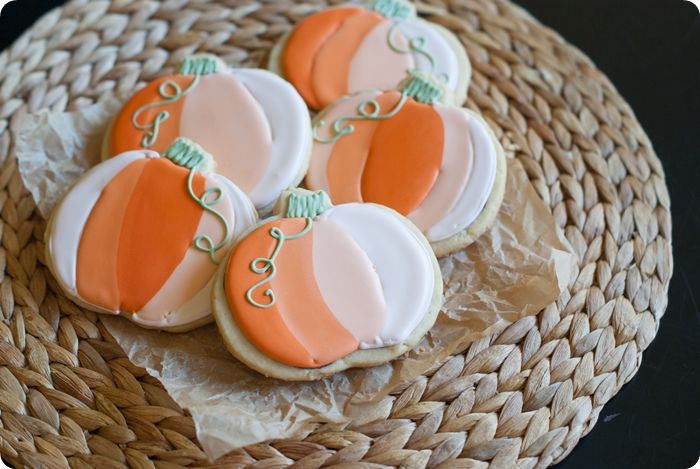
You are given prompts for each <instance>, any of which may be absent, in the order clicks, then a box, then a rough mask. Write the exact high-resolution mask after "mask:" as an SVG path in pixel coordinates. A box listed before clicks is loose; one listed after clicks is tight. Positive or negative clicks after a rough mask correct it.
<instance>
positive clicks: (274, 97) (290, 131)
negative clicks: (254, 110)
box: [217, 69, 312, 207]
mask: <svg viewBox="0 0 700 469" xmlns="http://www.w3.org/2000/svg"><path fill="white" fill-rule="evenodd" d="M233 74H234V75H235V76H236V77H237V78H238V79H239V80H240V81H241V82H242V83H243V84H244V85H245V87H246V88H247V89H248V91H249V92H250V93H251V94H252V95H253V96H254V97H255V100H256V101H257V102H258V104H259V105H260V107H261V108H262V111H263V112H264V113H265V116H266V117H267V123H268V125H269V127H270V132H271V134H272V153H271V155H270V162H269V165H268V168H267V171H265V173H264V174H263V176H262V177H261V178H260V180H259V181H258V183H257V184H256V185H255V186H254V187H253V189H252V190H251V191H250V192H248V195H249V197H250V199H251V200H252V201H253V203H254V204H255V206H257V207H266V206H269V205H270V204H272V203H273V202H274V201H275V200H277V197H279V194H280V192H281V191H282V190H284V189H287V188H289V187H292V186H295V185H296V183H297V180H298V178H299V174H300V173H303V172H304V171H305V169H306V164H307V161H308V157H309V152H310V151H311V144H312V140H311V129H310V125H309V120H310V117H309V110H308V109H307V107H306V105H305V104H304V101H302V99H301V98H300V97H299V94H298V93H297V92H296V90H295V89H294V87H293V86H292V85H290V84H289V83H287V82H286V81H284V80H282V79H281V78H280V77H278V76H277V75H275V74H273V73H270V72H265V71H262V70H252V69H235V70H233ZM273 89H274V90H279V92H276V93H272V92H270V90H273ZM217 172H218V171H217Z"/></svg>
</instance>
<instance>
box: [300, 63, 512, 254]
mask: <svg viewBox="0 0 700 469" xmlns="http://www.w3.org/2000/svg"><path fill="white" fill-rule="evenodd" d="M443 96H444V91H443V89H442V87H441V85H440V84H439V83H438V82H437V81H436V80H435V79H434V78H432V77H430V76H429V75H426V74H421V73H414V74H412V75H411V76H410V78H408V79H407V80H405V81H404V83H403V84H402V85H401V86H400V87H399V89H398V90H393V91H380V90H369V91H363V92H359V93H356V94H353V95H350V96H347V97H345V98H341V99H340V100H338V101H336V102H335V103H333V104H332V105H331V106H329V107H328V108H327V109H325V110H323V111H322V112H321V113H319V115H318V116H317V117H316V119H315V121H314V125H313V127H314V145H313V149H312V152H311V163H310V165H309V171H308V173H307V175H306V180H305V184H306V186H307V187H308V188H309V189H311V190H323V191H325V192H327V193H328V194H329V196H330V198H331V200H332V202H333V203H334V204H343V203H350V202H372V203H377V204H381V205H385V206H387V207H391V208H393V209H394V210H396V211H398V212H399V213H401V214H402V215H404V216H406V217H407V218H408V219H409V220H411V221H412V222H413V223H414V224H415V225H416V226H417V227H418V228H419V229H420V230H421V231H422V232H423V233H424V234H425V236H426V238H427V239H428V241H429V242H430V243H431V245H432V246H433V249H434V250H435V253H436V254H437V255H438V257H442V256H445V255H447V254H450V253H452V252H455V251H458V250H460V249H462V248H464V247H466V246H467V245H469V244H470V243H471V242H473V241H474V239H476V238H477V237H478V236H479V235H481V234H482V233H483V232H484V231H485V230H486V229H487V228H488V227H489V226H490V224H491V223H492V221H493V220H494V219H495V216H496V214H497V213H498V209H499V208H500V205H501V203H502V201H503V195H504V192H505V180H506V178H505V175H506V161H505V156H504V153H503V149H502V147H501V145H500V143H499V142H498V140H497V139H496V137H495V136H494V134H493V132H492V131H491V130H490V128H489V126H488V125H487V124H486V122H485V121H484V120H483V119H482V118H481V117H480V116H478V115H477V114H476V113H474V112H472V111H469V110H467V109H464V108H461V107H456V106H451V105H449V104H446V103H444V102H441V99H442V97H443Z"/></svg>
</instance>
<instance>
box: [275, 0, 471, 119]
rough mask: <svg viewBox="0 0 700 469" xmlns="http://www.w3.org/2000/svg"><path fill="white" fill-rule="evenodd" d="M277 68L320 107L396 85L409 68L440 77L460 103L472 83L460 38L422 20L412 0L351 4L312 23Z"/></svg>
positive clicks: (282, 53)
mask: <svg viewBox="0 0 700 469" xmlns="http://www.w3.org/2000/svg"><path fill="white" fill-rule="evenodd" d="M272 59H273V60H275V61H277V62H278V63H276V62H273V63H271V67H272V68H273V69H277V70H278V71H279V72H280V73H281V74H282V75H283V76H284V77H285V78H286V79H288V80H289V81H290V82H291V83H292V84H293V85H294V86H295V87H296V88H297V90H298V91H299V93H300V94H301V95H302V97H303V98H304V100H305V101H306V103H307V104H308V105H309V107H311V108H312V109H316V110H320V109H322V108H324V107H325V106H327V105H329V104H331V103H332V102H333V101H335V100H336V99H338V98H340V97H342V96H344V95H346V94H350V93H354V92H357V91H360V90H365V89H372V88H380V89H384V88H389V87H394V86H396V84H397V83H399V82H400V81H401V80H402V79H403V77H404V76H405V75H406V73H407V72H408V71H412V70H419V71H424V72H430V73H433V74H434V75H436V76H438V77H440V79H441V80H442V82H443V83H444V84H445V86H446V87H447V88H448V89H449V90H450V92H451V93H452V94H453V95H455V96H456V97H457V100H458V101H460V100H462V99H463V98H464V97H465V96H466V88H467V86H468V83H469V79H470V67H469V60H468V58H467V55H466V52H465V51H464V49H463V47H462V46H461V45H460V43H459V41H458V40H457V39H456V38H455V37H454V35H452V33H450V32H448V31H447V30H444V29H443V28H440V27H439V26H437V25H433V24H431V23H428V22H426V21H424V20H421V19H419V18H418V17H417V16H416V11H415V8H414V6H413V5H412V4H410V3H409V2H407V1H405V0H375V1H373V2H370V3H368V4H367V6H366V7H362V6H358V5H344V6H339V7H336V8H330V9H327V10H324V11H321V12H319V13H316V14H313V15H311V16H310V17H308V18H306V19H304V20H303V21H301V23H299V25H298V26H297V27H296V28H295V29H294V30H293V31H292V33H291V34H290V35H289V37H288V38H287V39H286V40H285V41H284V43H283V45H281V46H280V48H279V50H276V51H274V52H273V54H272Z"/></svg>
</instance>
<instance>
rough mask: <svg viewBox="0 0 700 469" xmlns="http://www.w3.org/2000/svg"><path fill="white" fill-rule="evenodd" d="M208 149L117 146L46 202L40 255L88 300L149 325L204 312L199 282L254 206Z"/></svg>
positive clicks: (206, 284)
mask: <svg viewBox="0 0 700 469" xmlns="http://www.w3.org/2000/svg"><path fill="white" fill-rule="evenodd" d="M212 165H213V159H212V157H211V156H210V155H209V154H207V153H206V152H205V151H204V150H202V148H201V147H199V146H198V145H196V144H194V143H193V142H191V141H188V140H186V139H177V140H176V141H175V142H174V143H173V145H172V146H171V147H170V148H168V149H167V150H166V151H165V152H164V155H162V156H161V155H159V154H158V153H155V152H152V151H148V150H139V151H131V152H127V153H123V154H121V155H118V156H116V157H114V158H111V159H109V160H107V161H105V162H103V163H101V164H99V165H97V166H96V167H95V168H93V169H91V170H90V171H89V172H88V173H87V174H86V175H85V176H84V177H83V178H81V179H80V180H79V181H78V182H77V183H76V184H75V186H74V187H73V188H72V189H71V190H70V191H69V192H68V194H67V195H66V196H65V197H64V198H63V200H62V202H61V203H60V204H59V206H58V207H57V208H56V209H55V211H54V214H53V216H52V218H51V221H50V223H49V227H48V231H47V255H48V256H47V257H48V258H49V260H50V262H49V264H50V266H51V270H52V271H53V273H54V275H55V276H56V279H57V280H58V282H59V284H60V285H61V286H62V287H63V288H64V289H65V290H66V292H67V293H69V295H71V296H72V297H73V298H74V299H75V300H76V301H77V302H79V303H80V304H83V305H84V306H86V307H87V308H89V309H92V310H95V311H98V312H103V313H111V314H125V315H127V316H128V317H130V318H131V319H132V320H133V321H134V322H136V323H138V324H140V325H143V326H146V327H154V328H163V329H176V328H183V329H186V328H188V327H190V326H193V325H195V324H199V323H202V322H207V321H208V320H209V317H210V312H211V310H210V307H209V301H208V300H209V295H208V291H209V290H208V289H209V288H210V286H211V282H212V277H213V274H214V272H215V271H216V265H217V264H218V263H219V262H220V261H221V260H222V259H223V258H224V256H225V255H226V254H227V252H228V250H229V248H230V247H231V240H232V237H233V236H234V235H235V234H236V233H240V232H241V231H242V230H244V229H246V228H247V227H249V226H251V225H252V224H254V223H255V221H256V219H257V215H256V213H255V210H254V208H253V206H252V204H251V203H250V201H249V200H248V199H247V198H246V196H245V195H244V194H243V193H242V192H241V191H240V189H238V188H237V187H236V186H235V185H234V184H233V183H232V182H231V181H229V180H227V179H226V178H224V177H222V176H220V175H218V174H216V173H214V172H212V171H211V169H212Z"/></svg>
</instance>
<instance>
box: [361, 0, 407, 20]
mask: <svg viewBox="0 0 700 469" xmlns="http://www.w3.org/2000/svg"><path fill="white" fill-rule="evenodd" d="M367 8H368V9H370V10H372V11H376V12H377V13H379V14H380V15H382V16H385V17H387V18H390V19H400V20H405V19H408V18H409V17H410V16H411V14H412V13H413V9H412V8H411V6H410V5H408V4H406V3H405V2H404V1H402V0H375V1H373V2H372V3H370V4H369V6H368V7H367Z"/></svg>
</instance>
